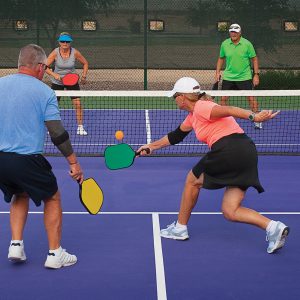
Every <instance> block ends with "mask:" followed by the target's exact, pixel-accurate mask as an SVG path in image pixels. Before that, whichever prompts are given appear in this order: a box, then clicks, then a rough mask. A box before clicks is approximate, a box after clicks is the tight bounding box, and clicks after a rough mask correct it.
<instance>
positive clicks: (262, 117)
mask: <svg viewBox="0 0 300 300" xmlns="http://www.w3.org/2000/svg"><path fill="white" fill-rule="evenodd" d="M279 112H280V111H277V112H274V113H273V111H272V110H262V111H261V112H259V113H257V114H254V119H253V121H255V122H264V121H267V120H270V119H273V118H274V117H275V116H277V115H278V114H279ZM252 114H253V112H252V111H251V110H247V109H243V108H240V107H235V106H220V105H216V106H214V107H213V109H212V111H211V114H210V118H211V119H219V118H224V117H230V116H231V117H235V118H240V119H249V116H250V115H252Z"/></svg>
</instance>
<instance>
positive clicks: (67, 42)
mask: <svg viewBox="0 0 300 300" xmlns="http://www.w3.org/2000/svg"><path fill="white" fill-rule="evenodd" d="M59 42H60V43H62V44H65V43H66V44H70V43H71V42H70V41H59Z"/></svg>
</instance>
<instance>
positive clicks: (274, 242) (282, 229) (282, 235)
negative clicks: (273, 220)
mask: <svg viewBox="0 0 300 300" xmlns="http://www.w3.org/2000/svg"><path fill="white" fill-rule="evenodd" d="M289 232H290V229H289V227H288V226H286V225H285V224H283V223H281V222H277V225H276V228H275V230H274V232H272V233H268V232H267V237H266V240H267V241H268V242H269V246H268V249H267V252H268V253H274V252H275V251H276V250H278V249H280V248H282V247H283V246H284V243H285V239H286V237H287V236H288V234H289Z"/></svg>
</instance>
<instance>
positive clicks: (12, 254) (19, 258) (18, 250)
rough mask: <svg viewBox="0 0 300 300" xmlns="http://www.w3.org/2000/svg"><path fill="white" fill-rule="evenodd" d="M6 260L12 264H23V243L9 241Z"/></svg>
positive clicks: (24, 255) (24, 257) (24, 256)
mask: <svg viewBox="0 0 300 300" xmlns="http://www.w3.org/2000/svg"><path fill="white" fill-rule="evenodd" d="M8 259H9V260H10V261H13V262H24V261H25V260H26V254H25V251H24V243H23V241H17V242H16V241H11V242H10V245H9V248H8Z"/></svg>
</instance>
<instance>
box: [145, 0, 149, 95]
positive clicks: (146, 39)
mask: <svg viewBox="0 0 300 300" xmlns="http://www.w3.org/2000/svg"><path fill="white" fill-rule="evenodd" d="M147 1H148V0H144V90H147V89H148V76H147V75H148V5H147Z"/></svg>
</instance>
